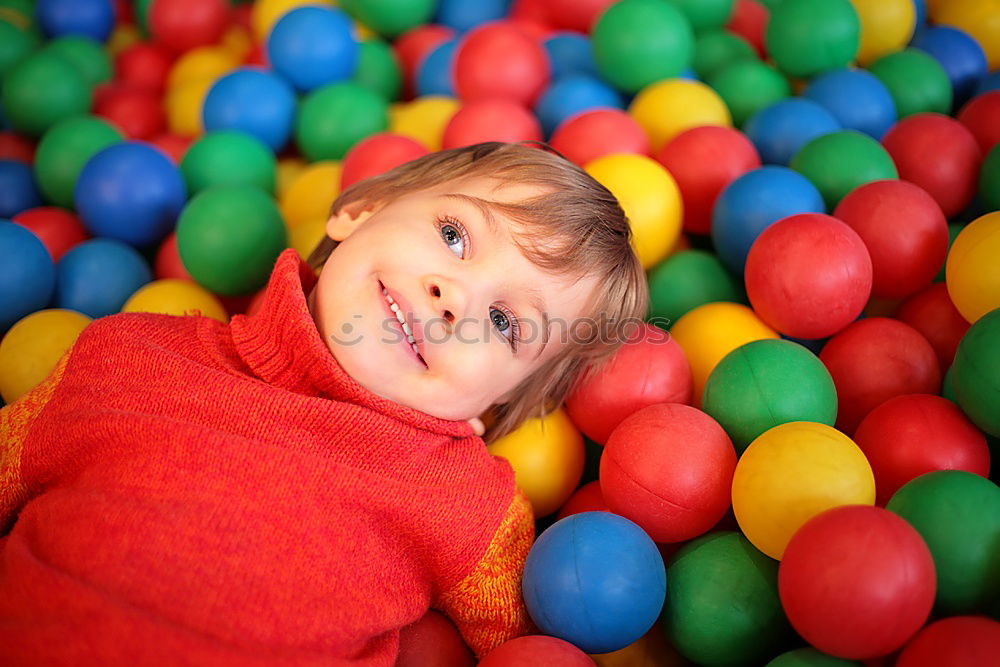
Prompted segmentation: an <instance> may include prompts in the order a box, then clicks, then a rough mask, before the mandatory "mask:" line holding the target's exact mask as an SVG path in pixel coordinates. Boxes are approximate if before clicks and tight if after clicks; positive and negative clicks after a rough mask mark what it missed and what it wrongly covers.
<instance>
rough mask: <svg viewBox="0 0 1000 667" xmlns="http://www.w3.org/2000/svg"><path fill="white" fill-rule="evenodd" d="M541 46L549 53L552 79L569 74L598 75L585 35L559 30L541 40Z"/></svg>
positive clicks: (588, 41) (591, 48)
mask: <svg viewBox="0 0 1000 667" xmlns="http://www.w3.org/2000/svg"><path fill="white" fill-rule="evenodd" d="M542 46H543V47H545V52H546V53H548V54H549V64H550V66H551V67H552V79H553V80H556V79H559V78H561V77H564V76H568V75H570V74H587V75H590V76H598V73H597V63H595V62H594V49H593V47H592V46H591V45H590V39H588V38H587V37H586V36H585V35H581V34H580V33H577V32H559V33H556V34H555V35H553V36H552V37H549V38H548V39H546V40H545V41H544V42H542Z"/></svg>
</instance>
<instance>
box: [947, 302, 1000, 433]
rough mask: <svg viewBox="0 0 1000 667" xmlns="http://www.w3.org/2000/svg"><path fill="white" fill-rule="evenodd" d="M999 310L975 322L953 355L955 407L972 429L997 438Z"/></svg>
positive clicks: (999, 413) (999, 419) (999, 421)
mask: <svg viewBox="0 0 1000 667" xmlns="http://www.w3.org/2000/svg"><path fill="white" fill-rule="evenodd" d="M997 350H1000V309H996V310H993V311H990V312H989V313H987V314H986V315H983V316H982V317H981V318H979V319H978V320H977V321H976V322H975V323H974V324H973V325H972V326H971V327H969V330H968V331H967V332H966V334H965V336H964V337H963V338H962V342H961V343H959V344H958V351H957V352H956V353H955V364H954V366H953V367H952V370H953V372H954V376H953V382H954V387H955V394H956V396H957V398H958V404H959V406H961V408H962V410H963V411H964V412H965V414H967V415H968V416H969V419H971V420H972V421H973V422H974V423H975V424H976V426H978V427H979V428H981V429H983V430H984V431H986V432H987V433H989V434H990V435H992V436H993V437H996V438H1000V355H998V354H997Z"/></svg>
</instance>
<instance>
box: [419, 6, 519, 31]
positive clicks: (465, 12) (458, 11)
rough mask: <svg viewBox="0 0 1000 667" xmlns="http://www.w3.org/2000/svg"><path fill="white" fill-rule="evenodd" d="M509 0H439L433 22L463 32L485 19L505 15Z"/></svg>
mask: <svg viewBox="0 0 1000 667" xmlns="http://www.w3.org/2000/svg"><path fill="white" fill-rule="evenodd" d="M509 9H510V0H476V1H475V2H469V0H440V3H439V4H438V8H437V15H436V17H435V19H434V23H439V24H441V25H445V26H448V27H449V28H451V29H453V30H455V32H458V33H463V32H465V31H467V30H469V29H470V28H474V27H476V26H477V25H479V24H481V23H486V22H487V21H497V20H499V19H502V18H505V17H506V16H507V11H508V10H509Z"/></svg>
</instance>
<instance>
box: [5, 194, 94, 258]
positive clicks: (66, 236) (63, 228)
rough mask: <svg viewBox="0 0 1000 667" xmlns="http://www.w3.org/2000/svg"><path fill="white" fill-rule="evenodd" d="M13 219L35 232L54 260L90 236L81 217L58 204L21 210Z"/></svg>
mask: <svg viewBox="0 0 1000 667" xmlns="http://www.w3.org/2000/svg"><path fill="white" fill-rule="evenodd" d="M11 220H13V221H14V222H16V223H17V224H19V225H21V226H22V227H27V228H28V229H30V230H31V231H32V232H34V234H35V236H37V237H38V238H39V239H40V240H41V241H42V245H44V246H45V249H46V250H48V251H49V255H51V256H52V261H53V262H58V261H59V259H60V258H61V257H62V256H63V255H64V254H66V251H67V250H69V249H70V248H72V247H73V246H75V245H76V244H77V243H82V242H83V241H86V240H87V239H88V238H90V235H89V234H87V229H86V228H85V227H84V226H83V223H82V222H80V218H78V217H76V216H75V215H74V214H73V213H72V212H70V211H67V210H66V209H64V208H59V207H57V206H39V207H38V208H31V209H28V210H26V211H21V212H20V213H18V214H17V215H15V216H14V217H13V218H11Z"/></svg>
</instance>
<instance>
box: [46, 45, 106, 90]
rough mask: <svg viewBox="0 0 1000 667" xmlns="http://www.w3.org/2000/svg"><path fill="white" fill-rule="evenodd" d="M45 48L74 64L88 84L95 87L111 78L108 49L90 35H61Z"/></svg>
mask: <svg viewBox="0 0 1000 667" xmlns="http://www.w3.org/2000/svg"><path fill="white" fill-rule="evenodd" d="M45 50H46V51H48V52H49V53H54V54H56V55H58V56H60V57H61V58H63V59H64V60H66V62H68V63H70V64H71V65H73V67H75V68H76V69H77V71H79V72H80V74H82V75H83V80H84V81H85V82H86V84H87V85H88V86H91V87H93V86H96V85H98V84H100V83H106V82H108V81H110V80H111V58H110V56H109V55H108V52H107V49H105V48H104V45H103V44H100V43H99V42H96V41H94V40H93V39H91V38H90V37H81V36H76V35H70V36H68V37H59V38H58V39H54V40H52V41H51V42H49V43H48V44H46V45H45Z"/></svg>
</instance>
